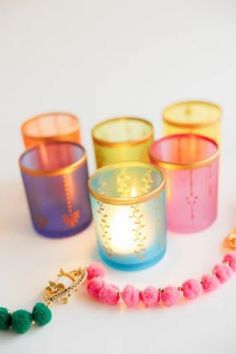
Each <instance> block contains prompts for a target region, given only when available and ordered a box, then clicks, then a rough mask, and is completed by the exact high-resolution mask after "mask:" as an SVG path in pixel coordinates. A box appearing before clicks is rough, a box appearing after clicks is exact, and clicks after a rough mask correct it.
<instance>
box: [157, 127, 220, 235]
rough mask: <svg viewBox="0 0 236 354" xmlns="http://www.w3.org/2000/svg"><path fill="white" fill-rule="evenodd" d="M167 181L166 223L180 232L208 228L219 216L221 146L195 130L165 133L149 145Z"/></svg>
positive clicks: (170, 228)
mask: <svg viewBox="0 0 236 354" xmlns="http://www.w3.org/2000/svg"><path fill="white" fill-rule="evenodd" d="M150 159H151V162H152V163H153V164H154V165H155V166H157V167H159V168H162V169H163V170H164V172H165V175H166V184H167V187H166V188H167V227H168V229H169V230H171V231H174V232H178V233H191V232H197V231H200V230H204V229H206V228H207V227H208V226H210V225H211V224H212V223H213V222H214V220H215V219H216V216H217V200H218V164H219V148H218V145H217V143H216V142H215V141H214V140H211V139H209V138H207V137H203V136H200V135H194V134H178V135H170V136H166V137H164V138H162V139H160V140H157V141H155V142H154V143H153V145H152V146H151V148H150Z"/></svg>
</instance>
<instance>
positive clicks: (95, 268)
mask: <svg viewBox="0 0 236 354" xmlns="http://www.w3.org/2000/svg"><path fill="white" fill-rule="evenodd" d="M104 275H105V269H104V267H103V265H102V264H101V263H98V262H96V263H92V264H91V265H90V266H89V267H88V274H87V278H88V280H91V279H93V278H97V277H103V276H104Z"/></svg>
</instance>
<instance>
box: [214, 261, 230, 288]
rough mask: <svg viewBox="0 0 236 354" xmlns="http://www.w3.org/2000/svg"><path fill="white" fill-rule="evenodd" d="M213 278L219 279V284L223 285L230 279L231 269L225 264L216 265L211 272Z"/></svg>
mask: <svg viewBox="0 0 236 354" xmlns="http://www.w3.org/2000/svg"><path fill="white" fill-rule="evenodd" d="M213 272H214V274H215V276H216V277H217V278H218V279H219V281H220V282H221V284H223V283H225V282H226V281H227V280H229V279H230V277H231V275H232V272H233V271H232V269H231V268H230V267H229V266H227V265H226V264H221V263H220V264H217V265H216V266H215V267H214V270H213Z"/></svg>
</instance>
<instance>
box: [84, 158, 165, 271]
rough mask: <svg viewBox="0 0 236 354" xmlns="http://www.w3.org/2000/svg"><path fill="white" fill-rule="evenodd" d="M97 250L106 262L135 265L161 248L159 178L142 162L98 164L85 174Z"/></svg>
mask: <svg viewBox="0 0 236 354" xmlns="http://www.w3.org/2000/svg"><path fill="white" fill-rule="evenodd" d="M89 192H90V196H91V202H92V212H93V217H94V223H95V228H96V233H97V241H98V251H99V254H100V256H101V258H102V259H103V260H104V262H105V263H107V264H108V265H110V266H112V267H114V268H117V269H120V270H138V269H143V268H147V267H149V266H151V265H153V264H155V263H156V262H158V261H159V260H160V259H161V258H162V257H163V255H164V254H165V250H166V217H165V210H166V209H165V180H164V176H163V173H162V171H161V170H160V169H159V168H157V167H155V166H153V165H149V164H146V163H142V162H123V163H118V164H112V165H109V166H105V167H103V168H101V169H99V170H98V171H97V172H96V173H95V174H94V175H93V176H92V177H90V179H89Z"/></svg>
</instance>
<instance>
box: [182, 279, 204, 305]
mask: <svg viewBox="0 0 236 354" xmlns="http://www.w3.org/2000/svg"><path fill="white" fill-rule="evenodd" d="M182 291H183V295H184V297H185V299H187V300H195V299H196V298H197V297H198V296H200V295H201V294H202V292H203V289H202V285H201V283H200V281H198V280H196V279H189V280H187V281H185V282H184V283H183V285H182Z"/></svg>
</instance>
